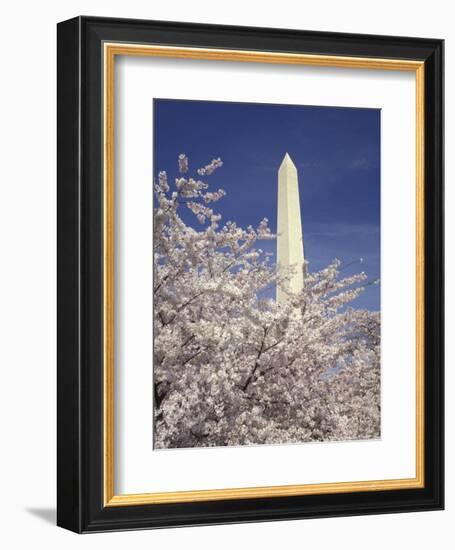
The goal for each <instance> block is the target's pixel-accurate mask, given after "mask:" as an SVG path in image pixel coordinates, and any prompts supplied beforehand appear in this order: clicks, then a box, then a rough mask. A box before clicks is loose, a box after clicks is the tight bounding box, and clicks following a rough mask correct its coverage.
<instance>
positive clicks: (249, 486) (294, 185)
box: [57, 17, 444, 532]
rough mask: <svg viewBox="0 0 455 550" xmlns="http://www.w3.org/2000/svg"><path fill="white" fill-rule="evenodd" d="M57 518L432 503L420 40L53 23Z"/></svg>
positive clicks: (436, 482) (434, 402) (430, 148)
mask: <svg viewBox="0 0 455 550" xmlns="http://www.w3.org/2000/svg"><path fill="white" fill-rule="evenodd" d="M57 206H58V514H57V515H58V520H57V522H58V525H60V526H61V527H64V528H67V529H70V530H72V531H76V532H95V531H110V530H119V529H139V528H154V527H167V526H169V527H171V526H185V525H201V524H216V523H234V522H251V521H269V520H280V519H297V518H316V517H326V516H343V515H346V516H348V515H360V514H374V513H390V512H406V511H419V510H422V511H423V510H439V509H442V508H443V492H444V491H443V478H444V467H443V458H444V456H443V321H444V316H443V41H442V40H436V39H423V38H401V37H386V36H366V35H351V34H349V35H348V34H337V33H333V34H332V33H322V32H313V31H312V32H309V31H294V30H278V29H262V28H247V27H228V26H214V25H201V24H189V23H171V22H158V21H138V20H122V19H105V18H94V17H78V18H75V19H71V20H69V21H65V22H63V23H60V24H59V25H58V205H57Z"/></svg>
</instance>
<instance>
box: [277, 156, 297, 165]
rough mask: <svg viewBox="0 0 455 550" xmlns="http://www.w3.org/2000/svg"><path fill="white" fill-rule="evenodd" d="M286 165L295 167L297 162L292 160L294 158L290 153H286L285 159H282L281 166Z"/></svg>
mask: <svg viewBox="0 0 455 550" xmlns="http://www.w3.org/2000/svg"><path fill="white" fill-rule="evenodd" d="M286 165H288V166H289V165H290V166H292V167H294V168H295V164H294V163H293V161H292V159H291V157H290V155H289V153H286V154H285V155H284V157H283V160H282V161H281V166H280V168H281V167H282V166H286Z"/></svg>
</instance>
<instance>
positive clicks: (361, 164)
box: [351, 157, 371, 170]
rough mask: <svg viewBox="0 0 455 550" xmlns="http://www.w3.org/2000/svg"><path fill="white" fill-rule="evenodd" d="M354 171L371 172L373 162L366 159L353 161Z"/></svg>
mask: <svg viewBox="0 0 455 550" xmlns="http://www.w3.org/2000/svg"><path fill="white" fill-rule="evenodd" d="M351 168H352V169H353V170H370V168H371V162H370V161H369V160H368V159H367V158H366V157H360V158H356V159H354V160H352V161H351Z"/></svg>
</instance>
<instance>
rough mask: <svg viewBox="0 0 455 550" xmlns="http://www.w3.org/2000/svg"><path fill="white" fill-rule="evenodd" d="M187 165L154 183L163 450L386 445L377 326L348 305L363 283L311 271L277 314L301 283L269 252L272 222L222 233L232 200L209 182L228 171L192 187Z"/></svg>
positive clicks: (362, 278) (373, 315)
mask: <svg viewBox="0 0 455 550" xmlns="http://www.w3.org/2000/svg"><path fill="white" fill-rule="evenodd" d="M178 164H179V176H178V177H177V178H176V179H175V181H174V183H173V185H172V186H171V184H170V182H169V180H168V177H167V174H166V173H165V172H160V173H159V175H158V178H157V180H156V182H155V184H154V185H155V197H156V205H155V206H156V208H155V211H154V323H155V325H154V415H155V446H156V448H175V447H209V446H221V445H247V444H265V443H300V442H306V441H327V440H349V439H370V438H377V437H379V435H380V317H379V313H378V312H370V311H367V310H358V309H354V308H352V307H350V306H349V304H350V302H352V301H353V300H354V299H355V298H357V297H358V296H359V294H360V293H361V292H362V291H363V290H364V288H365V285H366V284H368V283H366V275H365V274H364V273H360V274H358V275H354V276H349V277H342V266H341V264H340V262H339V261H338V260H334V261H333V262H332V263H331V264H330V265H329V266H328V267H327V268H325V269H323V270H322V271H318V272H311V271H310V270H309V269H308V265H307V264H306V265H305V267H304V269H305V273H304V280H305V284H304V288H303V290H302V292H300V293H299V294H296V295H294V294H292V295H291V294H290V295H289V297H288V300H287V301H286V303H285V304H281V303H276V302H275V300H273V299H271V298H268V297H266V296H267V295H270V289H273V288H275V286H276V285H280V284H282V285H283V287H285V283H286V280H287V278H289V277H290V275H292V273H290V272H287V273H286V272H284V273H283V272H282V271H281V270H280V271H278V270H277V267H276V266H275V265H274V263H273V260H272V258H271V255H270V254H267V253H265V252H264V251H263V250H262V249H261V247H260V245H261V241H263V240H270V239H274V235H272V233H271V232H270V230H269V228H268V223H267V219H264V220H263V221H262V222H261V223H260V224H259V226H258V227H257V228H253V227H247V228H246V229H243V228H240V227H238V226H237V225H236V223H235V222H232V221H228V222H226V223H225V224H224V225H221V216H220V214H218V213H216V212H215V210H214V204H215V203H216V202H217V201H219V200H220V199H222V198H223V196H224V195H225V191H224V190H222V189H218V190H217V191H210V190H209V186H208V184H207V183H206V181H205V180H206V178H208V177H209V176H211V175H212V174H213V173H214V172H215V170H216V169H218V168H219V167H221V166H222V161H221V160H220V159H214V160H212V162H211V163H210V164H208V165H207V166H205V167H203V168H200V169H199V170H197V176H195V177H191V176H189V175H188V171H189V164H188V159H187V157H186V156H185V155H180V156H179V159H178ZM202 177H204V181H202V180H201V179H200V178H202ZM171 187H172V188H171ZM182 208H183V209H187V210H189V211H190V212H191V213H192V215H194V216H195V218H196V219H197V224H198V225H196V227H197V229H196V228H195V227H193V226H192V225H188V224H186V223H185V222H184V221H183V219H182V216H181V209H182ZM193 225H195V224H193ZM268 290H269V292H267V291H268Z"/></svg>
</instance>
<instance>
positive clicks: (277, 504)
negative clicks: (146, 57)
mask: <svg viewBox="0 0 455 550" xmlns="http://www.w3.org/2000/svg"><path fill="white" fill-rule="evenodd" d="M104 42H129V43H154V44H162V45H176V46H187V47H188V46H191V47H194V48H201V47H206V48H207V47H209V48H226V49H234V50H235V49H239V50H257V51H268V52H291V53H306V54H316V55H330V56H334V55H336V56H349V57H371V58H382V59H400V60H403V59H406V60H419V61H423V62H424V68H425V89H424V91H425V95H424V111H425V118H424V120H425V135H424V139H425V159H424V160H425V172H424V182H425V187H424V215H425V239H424V243H425V268H424V269H425V271H424V277H425V286H424V310H425V319H424V349H425V352H424V365H425V370H424V373H425V374H424V377H425V379H424V388H425V390H424V392H425V393H424V399H425V409H424V432H425V443H424V445H425V447H424V448H425V464H424V472H425V485H424V487H423V488H417V489H397V490H386V491H381V490H379V491H365V492H362V491H359V492H352V493H338V494H313V495H303V496H287V497H273V498H251V499H234V500H218V501H209V502H186V503H183V502H182V503H167V504H149V505H131V506H128V505H124V506H111V507H109V506H105V504H104V496H103V494H104V493H103V491H104V462H103V437H104V434H103V368H102V365H103V315H102V309H103V307H102V306H103V302H102V301H103V260H102V259H103V222H102V210H103V186H102V174H103V159H102V154H101V151H102V148H103V109H102V101H103V97H102V53H103V49H102V44H103V43H104ZM443 50H444V44H443V41H442V40H436V39H423V38H402V37H389V36H368V35H354V34H340V33H326V32H309V31H295V30H280V29H263V28H249V27H233V26H221V25H202V24H190V23H173V22H162V21H142V20H125V19H113V18H97V17H77V18H74V19H71V20H68V21H65V22H62V23H59V24H58V102H57V111H58V132H57V147H58V193H57V195H58V197H57V209H58V226H57V234H58V241H57V251H58V273H57V281H58V292H57V301H58V318H57V319H58V354H57V355H58V387H57V391H58V408H57V414H58V451H57V452H58V455H57V462H58V472H57V483H58V494H57V501H58V506H57V524H58V525H59V526H61V527H64V528H67V529H70V530H72V531H75V532H77V533H83V532H84V533H87V532H96V531H113V530H131V529H142V528H157V527H173V526H185V525H205V524H219V523H237V522H253V521H271V520H289V519H299V518H317V517H327V516H352V515H364V514H377V513H393V512H413V511H424V510H440V509H443V506H444V398H443V390H444V372H443V361H444V270H443V267H444V265H443V262H444V236H443V205H444V198H443V155H444V152H443V147H444V138H443V63H444V54H443Z"/></svg>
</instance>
